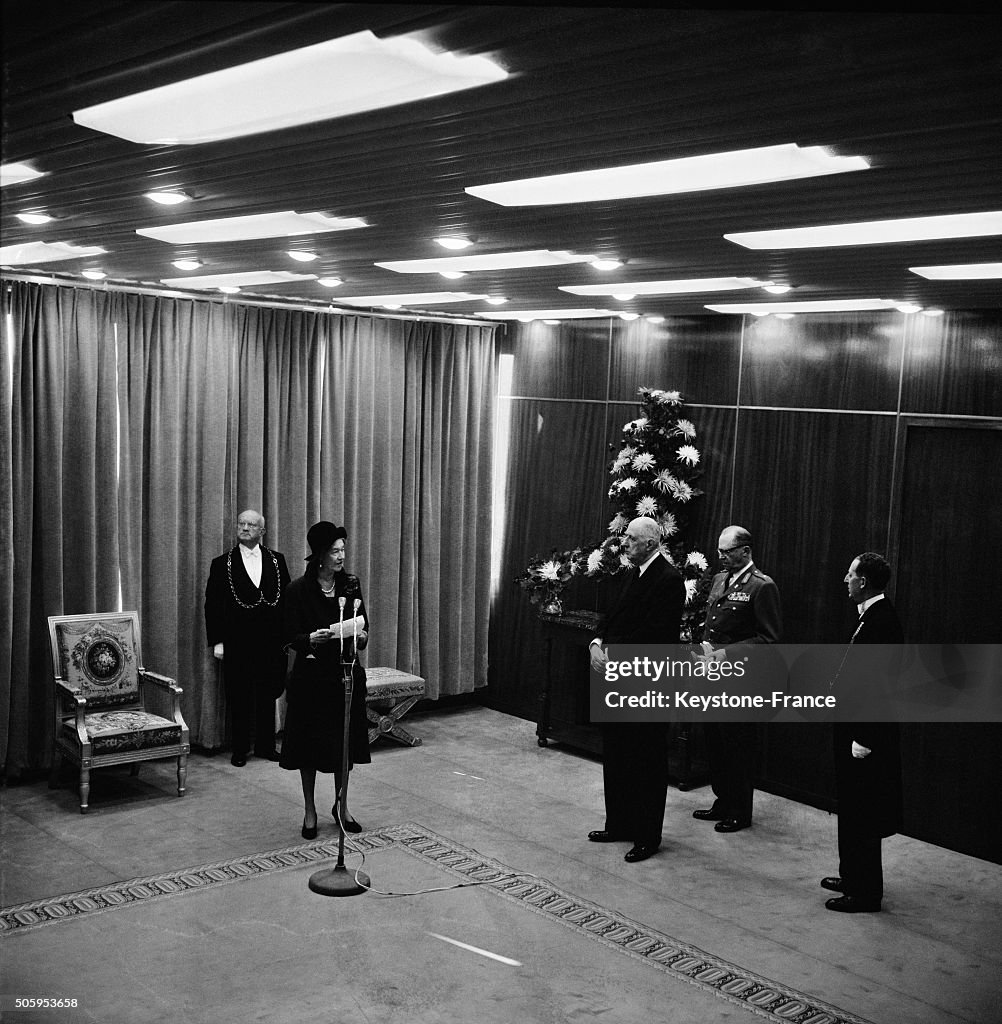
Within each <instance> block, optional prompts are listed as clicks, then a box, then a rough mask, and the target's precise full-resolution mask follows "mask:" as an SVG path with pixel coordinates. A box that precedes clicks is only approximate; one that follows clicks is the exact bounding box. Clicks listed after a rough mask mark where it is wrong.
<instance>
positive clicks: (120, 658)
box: [49, 612, 190, 814]
mask: <svg viewBox="0 0 1002 1024" xmlns="http://www.w3.org/2000/svg"><path fill="white" fill-rule="evenodd" d="M139 642H140V633H139V615H138V614H137V613H136V612H110V613H94V614H87V615H52V616H49V644H50V646H51V649H52V670H53V674H54V676H55V691H56V692H55V755H54V762H53V766H52V775H51V777H50V780H49V784H50V786H55V785H56V782H57V779H58V776H59V769H60V762H61V759H62V758H65V759H66V760H68V761H71V762H72V763H73V764H76V765H78V766H79V768H80V813H81V814H85V813H86V812H87V801H88V797H89V795H90V772H91V769H92V768H101V767H104V766H106V765H113V764H129V763H131V764H132V765H133V774H136V773H137V772H138V771H139V762H141V761H153V760H157V759H159V758H165V757H176V758H177V795H178V796H184V789H185V778H186V776H187V763H188V752H189V750H190V745H189V741H188V726H187V725H185V722H184V719H183V718H182V717H181V702H180V698H181V692H182V691H181V687H180V686H178V685H177V683H176V682H175V681H174V680H173V679H168V678H167V676H161V675H157V674H156V673H155V672H148V671H147V670H146V669H144V668H143V667H142V657H141V653H140V643H139ZM158 711H159V712H161V713H157V712H158Z"/></svg>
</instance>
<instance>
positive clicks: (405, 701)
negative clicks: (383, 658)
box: [365, 667, 425, 747]
mask: <svg viewBox="0 0 1002 1024" xmlns="http://www.w3.org/2000/svg"><path fill="white" fill-rule="evenodd" d="M365 688H366V691H367V692H366V698H365V715H366V718H368V719H369V722H370V723H371V724H370V728H369V742H370V743H375V742H376V740H377V739H379V737H380V736H386V737H389V738H391V739H395V740H397V741H398V742H399V743H406V744H407V746H409V747H419V746H420V745H421V737H420V736H415V735H413V734H412V733H410V732H408V731H407V730H406V729H405V728H404V727H403V726H402V725H400V719H401V718H403V717H404V715H406V714H407V712H408V711H410V709H411V708H412V707H414V705H415V704H416V703H417V702H418V701H419V700H421V698H422V697H423V696H424V694H425V687H424V680H423V679H422V678H421V677H420V676H412V675H411V674H410V673H408V672H401V671H400V670H399V669H395V668H382V667H379V668H367V669H366V670H365Z"/></svg>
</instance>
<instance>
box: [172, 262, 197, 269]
mask: <svg viewBox="0 0 1002 1024" xmlns="http://www.w3.org/2000/svg"><path fill="white" fill-rule="evenodd" d="M201 265H202V262H201V260H171V266H172V267H177V269H178V270H198V268H199V267H200V266H201Z"/></svg>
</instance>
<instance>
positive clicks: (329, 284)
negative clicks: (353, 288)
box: [317, 277, 344, 288]
mask: <svg viewBox="0 0 1002 1024" xmlns="http://www.w3.org/2000/svg"><path fill="white" fill-rule="evenodd" d="M317 284H321V285H323V286H324V287H325V288H337V287H338V285H342V284H344V281H342V280H341V278H340V277H321V278H318V279H317Z"/></svg>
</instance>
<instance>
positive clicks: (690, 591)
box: [683, 580, 699, 604]
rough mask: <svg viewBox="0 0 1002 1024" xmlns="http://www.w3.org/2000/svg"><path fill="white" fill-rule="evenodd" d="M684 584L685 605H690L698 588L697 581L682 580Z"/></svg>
mask: <svg viewBox="0 0 1002 1024" xmlns="http://www.w3.org/2000/svg"><path fill="white" fill-rule="evenodd" d="M683 582H684V583H685V603H686V604H692V602H693V599H694V598H695V597H696V588H697V587H698V586H699V580H683Z"/></svg>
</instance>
